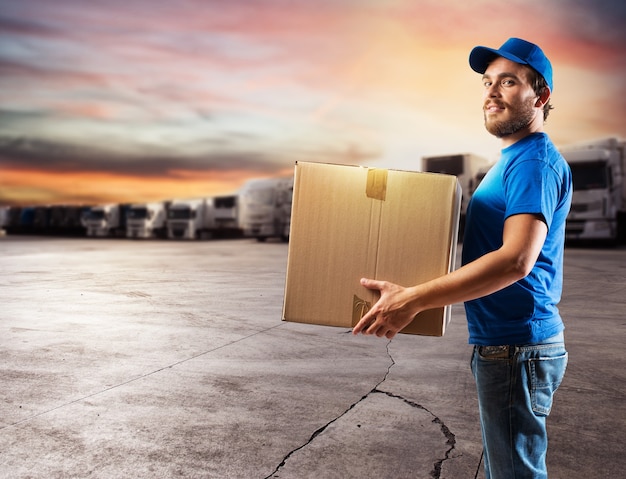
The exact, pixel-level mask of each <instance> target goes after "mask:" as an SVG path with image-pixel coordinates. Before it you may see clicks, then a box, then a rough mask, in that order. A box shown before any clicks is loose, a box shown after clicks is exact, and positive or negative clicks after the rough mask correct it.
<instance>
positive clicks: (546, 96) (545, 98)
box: [535, 87, 551, 107]
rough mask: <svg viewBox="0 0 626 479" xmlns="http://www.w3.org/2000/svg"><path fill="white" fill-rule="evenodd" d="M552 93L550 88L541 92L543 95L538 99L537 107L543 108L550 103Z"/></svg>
mask: <svg viewBox="0 0 626 479" xmlns="http://www.w3.org/2000/svg"><path fill="white" fill-rule="evenodd" d="M550 93H551V92H550V88H548V87H545V88H544V89H543V90H541V94H540V95H539V97H538V98H537V102H536V103H535V106H537V107H543V105H545V104H546V103H548V100H549V99H550Z"/></svg>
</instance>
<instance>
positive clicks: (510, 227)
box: [352, 214, 548, 339]
mask: <svg viewBox="0 0 626 479" xmlns="http://www.w3.org/2000/svg"><path fill="white" fill-rule="evenodd" d="M547 233H548V227H547V226H546V224H545V222H544V221H543V218H542V217H541V216H540V215H531V214H520V215H514V216H511V217H509V218H507V219H506V221H505V222H504V232H503V235H502V241H503V244H502V246H501V247H500V248H499V249H497V250H495V251H492V252H491V253H488V254H486V255H484V256H482V257H480V258H478V259H476V260H475V261H472V262H471V263H468V264H466V265H464V266H463V267H461V268H459V269H457V270H456V271H453V272H451V273H449V274H446V275H444V276H441V277H439V278H436V279H433V280H431V281H427V282H426V283H422V284H419V285H416V286H412V287H402V286H399V285H397V284H393V283H389V282H387V281H376V280H371V279H365V278H364V279H362V280H361V284H362V285H363V286H365V287H366V288H368V289H376V290H378V291H380V294H381V296H380V299H379V300H378V301H377V302H376V304H374V306H372V308H371V309H370V310H369V311H368V312H367V314H365V315H364V316H363V317H362V318H361V320H360V321H359V322H358V323H357V325H356V326H355V327H354V329H353V330H352V333H353V334H359V333H364V334H375V335H376V336H379V337H383V336H384V337H387V338H389V339H391V338H393V337H394V336H395V335H396V334H397V333H398V332H399V331H401V330H402V329H403V328H404V327H405V326H407V325H408V324H409V323H410V322H411V321H412V320H413V318H414V317H415V315H416V314H418V313H420V312H421V311H424V310H427V309H432V308H440V307H443V306H446V305H449V304H454V303H460V302H463V301H469V300H472V299H476V298H480V297H482V296H486V295H488V294H491V293H495V292H496V291H499V290H501V289H503V288H506V287H507V286H510V285H511V284H513V283H515V282H516V281H518V280H520V279H522V278H524V277H525V276H526V275H528V274H529V273H530V271H531V270H532V268H533V266H534V264H535V263H536V261H537V258H538V257H539V253H540V252H541V248H542V246H543V243H544V241H545V239H546V235H547Z"/></svg>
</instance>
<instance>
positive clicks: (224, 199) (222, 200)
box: [214, 196, 237, 208]
mask: <svg viewBox="0 0 626 479" xmlns="http://www.w3.org/2000/svg"><path fill="white" fill-rule="evenodd" d="M236 203H237V197H236V196H221V197H219V198H215V200H214V204H215V207H216V208H234V207H235V205H236Z"/></svg>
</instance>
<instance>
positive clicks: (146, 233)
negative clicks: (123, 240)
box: [126, 202, 169, 238]
mask: <svg viewBox="0 0 626 479" xmlns="http://www.w3.org/2000/svg"><path fill="white" fill-rule="evenodd" d="M168 205H169V202H153V203H134V204H132V205H130V207H129V208H128V214H127V216H126V237H127V238H165V237H166V236H167V207H168Z"/></svg>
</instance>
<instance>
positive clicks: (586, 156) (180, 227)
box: [0, 138, 626, 244]
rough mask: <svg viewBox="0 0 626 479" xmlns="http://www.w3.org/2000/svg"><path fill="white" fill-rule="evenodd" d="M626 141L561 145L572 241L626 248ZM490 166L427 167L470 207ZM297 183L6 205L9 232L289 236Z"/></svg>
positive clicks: (439, 163)
mask: <svg viewBox="0 0 626 479" xmlns="http://www.w3.org/2000/svg"><path fill="white" fill-rule="evenodd" d="M625 146H626V142H625V141H623V140H618V139H617V138H607V139H601V140H595V141H590V142H586V143H580V144H576V145H569V146H566V147H562V148H560V151H561V153H562V154H563V156H564V157H565V159H566V160H567V162H568V163H569V165H570V167H571V170H572V177H573V183H574V192H573V198H572V207H571V210H570V213H569V216H568V218H567V224H566V240H568V241H577V240H591V241H603V242H609V243H614V244H620V243H626V180H625V178H624V175H626V160H625V159H624V154H625V152H624V150H625ZM490 167H491V163H490V162H489V161H488V160H487V159H485V158H483V157H480V156H477V155H473V154H455V155H443V156H427V157H424V158H422V170H423V171H427V172H434V173H446V174H451V175H455V176H456V177H457V178H458V181H459V183H460V185H461V188H462V191H463V198H462V205H461V228H460V231H461V232H462V231H463V226H464V223H465V212H466V210H467V204H468V202H469V199H470V197H471V195H472V194H473V192H474V190H475V189H476V187H477V186H478V184H479V183H480V181H481V180H482V178H483V177H484V175H485V174H486V172H487V171H488V170H489V168H490ZM292 194H293V177H292V178H267V179H252V180H249V181H248V182H247V183H245V184H244V185H243V187H242V188H241V189H240V190H239V191H238V192H237V193H236V194H233V195H228V196H216V197H206V198H195V199H185V198H183V199H173V200H168V201H163V202H156V203H137V204H109V205H96V206H90V207H88V206H75V205H69V206H49V207H44V206H37V207H22V208H21V207H5V208H1V207H0V230H1V229H4V230H5V231H6V232H7V233H8V234H13V233H15V234H49V235H55V234H56V235H86V236H100V237H128V238H170V239H209V238H214V237H241V236H243V237H252V238H257V239H258V240H259V241H264V240H266V239H267V238H271V237H277V238H281V239H283V240H287V239H288V238H289V228H290V219H291V201H292Z"/></svg>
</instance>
